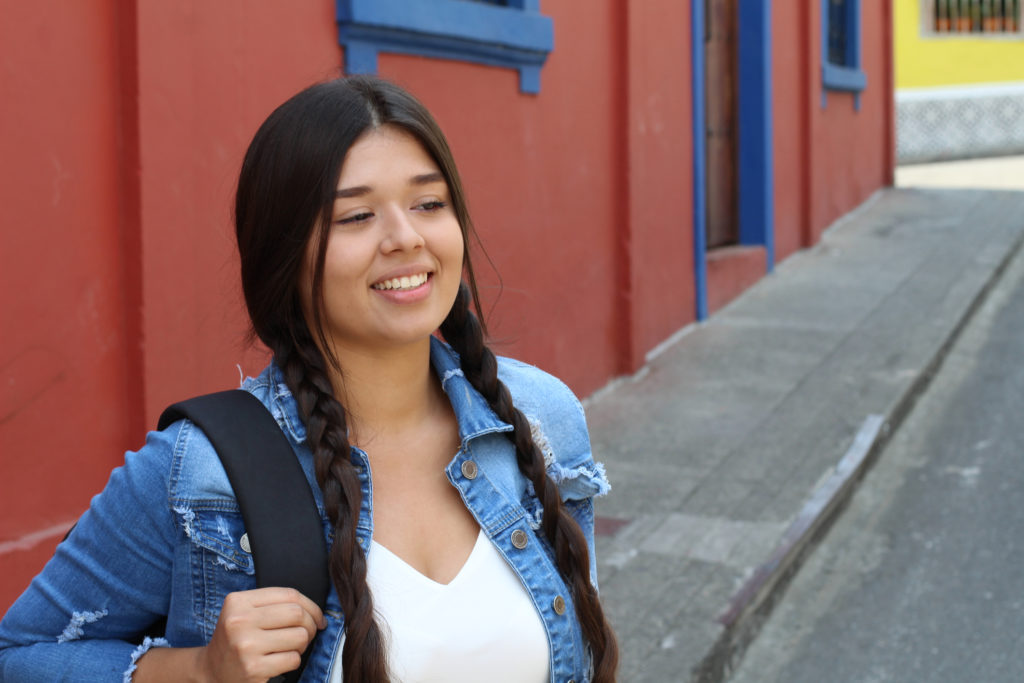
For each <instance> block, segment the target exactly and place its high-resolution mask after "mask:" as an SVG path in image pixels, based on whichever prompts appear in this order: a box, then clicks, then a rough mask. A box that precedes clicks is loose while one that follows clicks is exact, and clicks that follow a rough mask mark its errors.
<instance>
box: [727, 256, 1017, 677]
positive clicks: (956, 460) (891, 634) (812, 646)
mask: <svg viewBox="0 0 1024 683" xmlns="http://www.w3.org/2000/svg"><path fill="white" fill-rule="evenodd" d="M1022 351H1024V254H1019V255H1018V256H1017V257H1016V259H1015V260H1014V261H1013V262H1012V263H1011V266H1010V267H1009V269H1008V270H1007V271H1006V273H1005V274H1004V276H1003V278H1002V280H1001V281H1000V283H999V285H998V286H997V287H996V288H995V289H994V290H993V291H992V293H991V294H990V296H989V298H988V300H987V301H986V303H985V305H984V306H982V308H981V309H979V311H978V312H977V314H976V316H975V317H974V319H973V320H972V322H971V323H970V325H969V326H968V327H967V328H966V329H965V330H964V332H963V334H962V336H961V338H960V340H959V341H958V343H957V345H956V346H955V348H954V349H953V350H952V351H951V352H950V355H949V356H948V357H947V359H946V361H945V363H944V364H943V366H942V368H941V369H940V371H939V373H938V374H937V375H936V377H935V379H934V380H933V382H932V383H931V385H930V387H929V388H928V390H927V391H926V392H925V394H924V395H923V396H922V397H921V398H920V400H919V401H918V403H917V405H916V406H915V408H914V410H913V412H912V413H911V415H910V416H909V417H908V418H907V420H906V421H905V422H904V423H903V426H902V427H901V428H900V429H899V431H898V433H897V434H895V435H894V436H893V438H892V440H891V441H890V443H889V444H888V446H887V447H886V448H885V450H884V452H882V454H881V457H880V460H879V462H878V463H877V464H876V465H875V467H874V469H873V470H872V471H871V473H870V474H869V475H868V477H867V478H866V479H865V480H864V482H863V484H862V485H861V488H860V490H859V491H858V492H857V494H856V495H855V497H854V499H853V500H852V501H851V502H850V507H849V508H848V509H847V510H846V511H845V513H844V514H843V515H842V517H841V518H840V520H839V521H838V522H837V524H836V526H835V527H834V528H833V529H832V531H831V532H830V533H829V535H828V536H827V538H826V539H825V541H824V542H823V543H822V545H821V546H819V547H818V548H817V549H816V550H815V551H814V554H813V556H812V557H811V558H810V559H809V560H808V562H807V564H806V565H805V566H804V567H803V569H802V570H801V572H800V574H799V575H798V577H797V578H796V580H795V581H794V583H793V585H792V586H790V588H789V590H788V592H787V593H786V595H785V597H784V598H783V599H782V603H781V604H780V605H779V607H778V608H777V609H776V611H775V613H774V614H773V616H772V617H771V619H770V620H769V622H768V623H767V624H766V625H765V628H764V630H762V632H761V633H760V635H759V636H758V638H757V640H756V641H755V643H754V644H753V645H752V646H751V648H750V650H748V652H747V654H746V656H745V657H744V659H743V661H742V662H741V663H740V665H739V668H738V670H737V671H736V672H735V673H734V675H733V677H732V678H731V679H730V680H731V681H732V683H773V682H782V681H785V682H786V683H802V682H805V681H806V682H811V681H813V682H815V683H819V682H821V681H830V682H832V681H835V682H858V683H860V682H869V681H870V682H872V683H876V682H877V683H881V682H887V681H900V682H903V681H935V682H940V683H946V682H954V681H955V682H957V683H962V682H971V683H973V682H976V681H981V682H989V681H996V682H1002V681H1024V353H1022Z"/></svg>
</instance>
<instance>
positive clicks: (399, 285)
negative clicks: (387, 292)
mask: <svg viewBox="0 0 1024 683" xmlns="http://www.w3.org/2000/svg"><path fill="white" fill-rule="evenodd" d="M426 281H427V274H426V273H420V274H419V275H410V276H408V277H395V278H391V279H390V280H384V281H383V282H378V283H377V284H375V285H373V288H374V289H398V290H402V289H416V288H417V287H419V286H420V285H422V284H423V283H424V282H426Z"/></svg>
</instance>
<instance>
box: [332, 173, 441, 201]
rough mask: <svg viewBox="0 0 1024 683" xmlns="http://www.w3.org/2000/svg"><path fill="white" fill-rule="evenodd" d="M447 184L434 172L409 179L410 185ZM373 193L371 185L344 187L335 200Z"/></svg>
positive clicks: (439, 174) (335, 195)
mask: <svg viewBox="0 0 1024 683" xmlns="http://www.w3.org/2000/svg"><path fill="white" fill-rule="evenodd" d="M443 182H445V180H444V176H443V175H441V173H439V172H437V171H434V172H431V173H422V174H420V175H414V176H413V177H412V178H410V179H409V184H410V185H430V184H431V183H443ZM372 191H373V188H371V187H370V186H369V185H356V186H355V187H344V188H342V189H340V190H338V191H337V192H335V193H334V197H335V199H349V198H351V197H362V196H363V195H366V194H369V193H370V192H372Z"/></svg>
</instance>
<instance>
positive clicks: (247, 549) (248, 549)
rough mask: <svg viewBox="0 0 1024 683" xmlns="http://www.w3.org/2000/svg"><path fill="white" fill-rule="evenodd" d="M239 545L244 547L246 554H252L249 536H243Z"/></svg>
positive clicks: (239, 540)
mask: <svg viewBox="0 0 1024 683" xmlns="http://www.w3.org/2000/svg"><path fill="white" fill-rule="evenodd" d="M238 545H240V546H242V550H244V551H245V552H247V553H251V552H252V548H251V547H249V534H242V537H241V538H240V539H238Z"/></svg>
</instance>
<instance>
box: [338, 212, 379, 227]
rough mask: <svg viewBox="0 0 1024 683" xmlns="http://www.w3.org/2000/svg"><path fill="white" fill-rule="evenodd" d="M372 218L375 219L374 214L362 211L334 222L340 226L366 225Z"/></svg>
mask: <svg viewBox="0 0 1024 683" xmlns="http://www.w3.org/2000/svg"><path fill="white" fill-rule="evenodd" d="M371 218H373V214H372V213H370V212H369V211H360V212H359V213H357V214H354V215H351V216H346V217H345V218H339V219H337V220H336V221H334V222H335V223H336V224H338V225H353V224H356V223H365V222H366V221H368V220H370V219H371Z"/></svg>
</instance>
